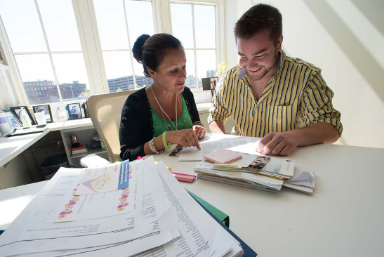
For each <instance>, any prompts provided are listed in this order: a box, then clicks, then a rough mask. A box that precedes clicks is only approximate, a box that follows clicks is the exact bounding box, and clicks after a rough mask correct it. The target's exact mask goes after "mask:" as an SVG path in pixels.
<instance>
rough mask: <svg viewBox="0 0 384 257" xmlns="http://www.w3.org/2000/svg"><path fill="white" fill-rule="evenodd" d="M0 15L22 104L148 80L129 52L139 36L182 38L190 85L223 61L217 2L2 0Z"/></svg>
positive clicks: (67, 98) (220, 3)
mask: <svg viewBox="0 0 384 257" xmlns="http://www.w3.org/2000/svg"><path fill="white" fill-rule="evenodd" d="M165 4H169V6H165ZM0 16H1V20H0V35H1V37H0V40H2V42H1V43H2V44H3V46H4V45H6V47H5V52H6V55H7V56H8V57H9V58H7V61H8V63H10V68H11V69H10V72H11V74H12V76H13V77H14V78H15V80H16V82H15V81H13V82H15V84H16V85H15V86H14V91H15V97H16V98H17V102H18V103H23V104H25V105H28V104H32V105H33V104H43V103H54V102H63V101H71V100H76V101H77V100H81V99H85V98H87V95H89V94H91V93H92V94H100V93H107V92H117V91H126V90H132V89H137V88H140V87H143V86H146V85H149V84H150V83H152V81H151V79H150V78H147V77H145V76H144V74H143V67H142V65H141V64H139V63H137V61H136V60H135V59H134V58H133V55H132V50H131V49H132V46H133V43H134V42H135V40H136V39H137V37H138V36H140V35H141V34H149V35H152V34H154V33H160V32H164V33H172V34H173V35H174V36H176V37H177V38H179V39H180V40H181V42H182V44H183V46H184V48H185V51H186V55H187V72H188V77H187V81H186V85H187V86H189V87H191V88H200V87H201V78H204V77H212V76H214V74H215V70H216V66H217V63H219V62H221V61H223V59H224V58H223V56H224V55H223V52H224V47H223V42H224V40H223V39H224V36H223V33H222V31H223V27H222V26H221V25H220V24H222V22H219V19H218V17H221V19H223V17H224V10H223V0H194V1H187V0H185V1H184V0H170V1H163V0H88V1H84V0H55V1H52V0H0ZM4 29H5V30H4ZM4 38H5V40H4V41H3V39H4ZM8 59H10V60H8ZM37 88H41V89H38V90H39V91H40V90H42V92H43V93H42V94H40V95H39V94H38V92H36V91H38V90H37Z"/></svg>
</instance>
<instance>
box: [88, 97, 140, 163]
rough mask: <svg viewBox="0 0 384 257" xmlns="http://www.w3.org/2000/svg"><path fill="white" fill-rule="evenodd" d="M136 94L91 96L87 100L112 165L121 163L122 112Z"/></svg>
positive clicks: (94, 123)
mask: <svg viewBox="0 0 384 257" xmlns="http://www.w3.org/2000/svg"><path fill="white" fill-rule="evenodd" d="M134 92H136V91H126V92H118V93H110V94H101V95H91V96H90V97H89V98H88V100H87V107H88V111H89V114H90V116H91V119H92V122H93V125H94V126H95V128H96V130H97V133H99V136H100V137H101V138H102V139H103V141H104V144H105V147H106V149H107V152H108V157H109V161H110V162H111V163H114V162H118V161H120V140H119V127H120V121H121V110H122V108H123V105H124V102H125V100H126V99H127V98H128V96H129V95H130V94H132V93H134Z"/></svg>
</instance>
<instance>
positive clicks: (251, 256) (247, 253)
mask: <svg viewBox="0 0 384 257" xmlns="http://www.w3.org/2000/svg"><path fill="white" fill-rule="evenodd" d="M187 192H188V193H189V194H191V192H189V191H188V190H187ZM191 196H192V197H193V195H192V194H191ZM193 199H195V201H196V202H197V203H198V204H199V205H200V206H201V208H203V209H204V210H205V211H206V212H207V213H208V214H209V215H211V217H212V218H214V219H215V220H216V221H217V223H219V224H220V226H222V227H223V228H224V229H225V230H226V231H228V233H229V234H231V235H232V236H233V237H234V238H235V239H236V240H237V241H239V243H240V244H241V248H243V251H244V254H243V256H244V257H256V256H257V253H256V252H255V251H254V250H253V249H252V248H251V247H249V246H248V245H247V244H246V243H245V242H244V241H243V240H241V239H240V237H238V236H237V235H236V234H235V233H233V232H232V231H231V230H230V229H229V228H228V227H227V226H226V225H224V224H223V222H221V221H220V220H219V219H218V218H216V217H215V215H213V214H212V213H211V212H210V211H209V210H208V209H207V208H205V207H204V205H202V204H201V203H200V202H199V201H198V200H197V199H196V198H194V197H193Z"/></svg>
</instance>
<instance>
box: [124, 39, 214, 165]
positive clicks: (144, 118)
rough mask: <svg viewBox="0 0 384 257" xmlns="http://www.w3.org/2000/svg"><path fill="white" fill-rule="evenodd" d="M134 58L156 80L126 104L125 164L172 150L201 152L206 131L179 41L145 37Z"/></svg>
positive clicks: (137, 41)
mask: <svg viewBox="0 0 384 257" xmlns="http://www.w3.org/2000/svg"><path fill="white" fill-rule="evenodd" d="M132 51H133V56H134V57H135V59H136V60H137V61H138V62H139V63H141V64H142V65H143V68H144V74H145V76H147V77H151V78H152V79H153V83H152V85H151V86H149V87H146V88H143V89H140V90H139V91H137V92H135V93H134V94H132V95H130V96H129V97H128V99H127V100H126V102H125V104H124V106H123V110H122V113H121V124H120V149H121V152H120V158H121V159H122V160H127V159H129V160H135V159H136V158H137V157H138V156H144V155H148V154H159V153H162V152H163V151H164V149H169V148H170V146H171V144H181V145H182V146H183V147H189V146H195V147H197V148H198V149H200V145H199V141H198V140H199V139H203V138H204V137H205V134H206V132H207V130H206V129H205V128H204V127H203V126H202V124H201V122H200V117H199V113H198V112H197V108H196V104H195V100H194V98H193V94H192V92H191V91H190V90H189V88H187V87H184V83H185V80H186V73H187V71H186V58H185V52H184V48H183V47H182V46H181V43H180V41H179V40H178V39H177V38H175V37H173V36H172V35H169V34H163V33H161V34H155V35H153V36H151V37H150V36H149V35H141V36H140V37H138V38H137V40H136V42H135V44H134V45H133V49H132Z"/></svg>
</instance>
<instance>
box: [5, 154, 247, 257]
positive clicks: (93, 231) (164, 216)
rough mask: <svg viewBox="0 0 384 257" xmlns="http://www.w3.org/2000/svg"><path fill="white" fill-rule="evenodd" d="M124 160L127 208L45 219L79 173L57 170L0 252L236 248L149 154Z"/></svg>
mask: <svg viewBox="0 0 384 257" xmlns="http://www.w3.org/2000/svg"><path fill="white" fill-rule="evenodd" d="M130 165H132V168H133V173H136V174H134V175H135V176H136V179H135V180H134V179H132V181H130V185H131V182H132V183H133V182H135V184H136V189H135V191H136V194H135V198H134V201H133V204H134V206H135V207H134V209H133V210H132V211H131V212H129V213H125V214H121V215H117V216H113V217H104V218H98V219H90V220H77V221H73V222H65V223H62V222H60V223H46V221H47V220H48V218H49V216H50V215H57V211H56V209H55V208H56V205H57V202H60V199H61V198H63V197H65V196H66V195H67V194H66V193H67V192H68V190H70V191H73V188H75V187H76V185H77V184H76V183H78V182H77V181H79V178H80V177H81V172H82V170H81V169H62V170H59V172H58V173H57V174H56V175H55V176H54V178H52V180H51V181H50V182H49V183H48V184H47V185H46V186H45V187H44V188H43V189H42V190H41V192H40V193H39V194H38V195H37V196H36V197H35V198H34V199H33V200H32V202H31V203H30V204H29V205H28V206H27V208H26V209H25V210H24V211H23V212H22V213H21V214H20V215H19V216H18V218H17V219H16V220H15V221H14V222H13V223H12V224H11V226H10V227H9V228H8V229H7V231H5V233H4V234H3V235H2V236H1V237H0V256H13V255H21V254H24V255H25V257H35V256H39V257H53V256H55V257H58V256H82V257H84V256H92V257H98V256H114V257H119V256H121V257H123V256H124V257H126V256H132V255H136V254H141V255H140V256H190V255H194V256H196V255H198V254H199V255H200V256H218V257H219V256H224V255H225V256H237V255H240V254H241V253H242V249H241V247H240V244H239V242H238V241H236V240H235V239H234V238H233V237H232V236H231V235H230V234H229V233H228V232H227V231H225V230H224V229H223V228H222V227H221V226H220V225H219V224H218V223H217V222H216V221H214V220H213V218H212V217H211V216H209V214H208V213H206V212H205V211H204V210H203V209H202V208H201V207H200V206H199V205H198V203H197V202H196V201H195V200H194V199H192V198H191V196H190V195H188V194H187V192H186V191H185V190H184V188H183V187H182V186H181V185H180V183H178V182H177V180H176V179H175V178H174V177H173V176H172V174H171V173H170V172H169V170H168V169H167V168H166V166H165V165H164V164H163V163H160V164H158V165H157V166H155V164H154V160H153V158H152V157H151V158H148V159H146V160H142V161H135V162H131V163H130ZM135 166H136V168H135ZM101 194H108V193H106V192H104V193H101ZM96 195H97V194H93V197H95V196H96ZM95 199H98V198H97V197H96V198H95ZM97 201H99V200H97ZM84 204H86V203H84ZM100 207H101V208H103V206H100Z"/></svg>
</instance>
